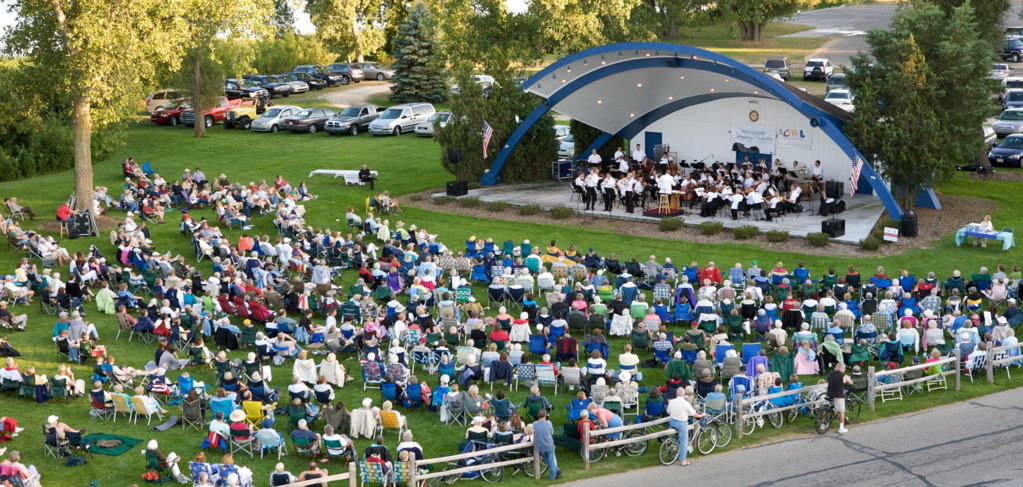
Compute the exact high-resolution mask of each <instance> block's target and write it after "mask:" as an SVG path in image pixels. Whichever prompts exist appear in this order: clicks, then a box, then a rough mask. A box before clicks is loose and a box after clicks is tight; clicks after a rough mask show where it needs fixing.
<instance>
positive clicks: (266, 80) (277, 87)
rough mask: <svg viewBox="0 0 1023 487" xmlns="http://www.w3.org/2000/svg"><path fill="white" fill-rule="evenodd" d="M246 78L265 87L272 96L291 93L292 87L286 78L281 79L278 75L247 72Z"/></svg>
mask: <svg viewBox="0 0 1023 487" xmlns="http://www.w3.org/2000/svg"><path fill="white" fill-rule="evenodd" d="M245 79H247V80H249V81H251V82H253V83H255V84H256V85H257V86H259V87H261V88H263V89H265V90H266V91H267V92H268V93H269V94H270V98H273V97H276V96H289V95H291V87H290V86H288V84H287V83H285V82H284V80H281V79H280V78H277V77H276V76H270V75H266V74H247V75H245Z"/></svg>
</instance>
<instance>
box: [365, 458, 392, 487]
mask: <svg viewBox="0 0 1023 487" xmlns="http://www.w3.org/2000/svg"><path fill="white" fill-rule="evenodd" d="M389 477H390V476H389V475H387V474H386V473H384V464H382V463H376V462H359V479H360V480H361V481H362V483H361V484H360V485H361V487H366V484H380V485H382V486H384V487H387V485H388V484H389V483H390V478H389Z"/></svg>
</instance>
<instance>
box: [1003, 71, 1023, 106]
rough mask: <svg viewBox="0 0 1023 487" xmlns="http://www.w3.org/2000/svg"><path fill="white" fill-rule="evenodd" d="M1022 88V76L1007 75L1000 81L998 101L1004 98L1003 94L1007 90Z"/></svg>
mask: <svg viewBox="0 0 1023 487" xmlns="http://www.w3.org/2000/svg"><path fill="white" fill-rule="evenodd" d="M1013 89H1023V77H1021V76H1009V77H1008V78H1005V80H1003V81H1002V92H1001V93H1000V94H999V95H998V101H1002V100H1005V95H1007V94H1008V93H1009V90H1013Z"/></svg>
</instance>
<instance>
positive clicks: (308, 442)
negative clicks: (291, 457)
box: [291, 436, 321, 458]
mask: <svg viewBox="0 0 1023 487" xmlns="http://www.w3.org/2000/svg"><path fill="white" fill-rule="evenodd" d="M291 445H292V446H293V447H295V456H296V457H300V456H307V457H310V458H317V457H319V456H320V454H321V453H320V443H319V442H318V441H316V440H313V439H309V438H296V437H294V436H292V437H291Z"/></svg>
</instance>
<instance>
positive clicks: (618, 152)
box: [615, 146, 625, 162]
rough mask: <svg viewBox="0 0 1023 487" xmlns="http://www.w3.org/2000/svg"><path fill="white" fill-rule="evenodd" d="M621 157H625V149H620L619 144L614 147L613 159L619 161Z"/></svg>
mask: <svg viewBox="0 0 1023 487" xmlns="http://www.w3.org/2000/svg"><path fill="white" fill-rule="evenodd" d="M622 159H625V151H623V150H622V147H621V146H618V148H617V149H615V160H616V161H619V162H621V160H622Z"/></svg>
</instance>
